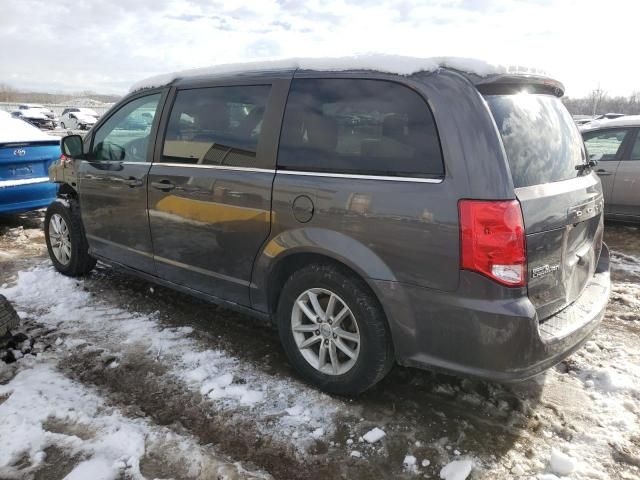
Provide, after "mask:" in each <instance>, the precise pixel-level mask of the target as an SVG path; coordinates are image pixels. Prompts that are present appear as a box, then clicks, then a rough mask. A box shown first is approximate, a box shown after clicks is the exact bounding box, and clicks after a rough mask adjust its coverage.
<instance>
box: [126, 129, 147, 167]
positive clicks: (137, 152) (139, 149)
mask: <svg viewBox="0 0 640 480" xmlns="http://www.w3.org/2000/svg"><path fill="white" fill-rule="evenodd" d="M148 141H149V136H148V135H146V136H144V137H140V138H136V139H135V140H131V141H130V142H127V143H126V144H125V145H124V152H125V157H124V160H125V161H128V162H145V161H146V160H147V158H146V155H147V144H148Z"/></svg>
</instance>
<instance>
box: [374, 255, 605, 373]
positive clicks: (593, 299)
mask: <svg viewBox="0 0 640 480" xmlns="http://www.w3.org/2000/svg"><path fill="white" fill-rule="evenodd" d="M375 283H376V289H377V290H378V292H379V294H380V295H381V297H382V298H381V299H382V304H383V305H384V306H385V310H386V311H387V315H388V318H389V320H390V327H391V331H392V336H393V339H394V347H395V351H396V357H397V360H398V362H399V363H400V364H402V365H407V366H414V367H419V368H430V369H438V370H443V371H446V372H452V373H457V374H463V375H470V376H475V377H480V378H484V379H488V380H492V381H498V382H513V381H519V380H524V379H527V378H529V377H532V376H534V375H537V374H539V373H541V372H543V371H544V370H546V369H548V368H550V367H552V366H553V365H555V364H557V363H558V362H560V361H561V360H563V359H564V358H566V357H567V356H568V355H570V354H571V353H573V352H574V351H575V350H577V349H578V348H580V346H582V344H583V343H584V342H585V341H586V340H587V339H588V338H589V336H590V335H591V334H592V333H593V331H594V330H595V328H596V327H597V326H598V325H599V323H600V321H601V320H602V317H603V316H604V312H605V309H606V306H607V303H608V300H609V293H610V288H611V287H610V278H609V250H608V248H607V246H606V245H603V249H602V253H601V256H600V260H599V262H598V266H597V269H596V273H595V274H594V276H593V278H592V279H591V281H590V282H589V284H588V285H587V286H586V288H585V290H584V291H583V293H582V294H581V295H580V297H578V299H577V300H576V301H575V302H573V303H572V304H571V305H569V306H568V307H566V308H565V309H564V310H562V311H560V312H558V313H557V314H556V315H554V316H552V317H550V318H548V319H546V320H545V321H544V322H542V323H540V322H539V321H538V318H537V315H536V311H535V308H534V306H533V305H532V304H531V302H530V301H529V299H528V298H527V296H526V289H504V288H502V289H500V288H499V287H496V286H495V285H494V284H493V282H491V281H489V280H487V279H485V278H484V277H482V276H480V275H475V274H473V273H471V272H461V284H460V290H462V291H458V292H456V294H455V295H454V294H449V293H444V292H436V293H434V292H433V291H430V290H427V289H424V288H421V287H415V286H406V285H402V286H400V285H398V284H397V283H395V282H380V281H376V282H375ZM393 283H395V285H392V284H393ZM487 298H493V299H495V300H486V299H487Z"/></svg>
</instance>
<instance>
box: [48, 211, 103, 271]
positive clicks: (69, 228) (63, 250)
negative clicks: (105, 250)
mask: <svg viewBox="0 0 640 480" xmlns="http://www.w3.org/2000/svg"><path fill="white" fill-rule="evenodd" d="M44 236H45V240H46V242H47V250H48V251H49V257H50V258H51V261H52V262H53V266H54V267H56V270H58V271H59V272H60V273H62V274H64V275H68V276H70V277H78V276H81V275H85V274H87V273H89V272H90V271H91V270H92V269H93V267H94V266H95V264H96V260H95V258H93V257H92V256H90V255H89V245H88V244H87V239H86V237H85V235H84V229H83V228H82V221H81V219H80V214H79V211H78V205H77V202H76V201H75V200H74V199H68V200H66V199H60V198H58V199H56V200H54V201H53V203H51V205H49V208H47V213H46V215H45V217H44Z"/></svg>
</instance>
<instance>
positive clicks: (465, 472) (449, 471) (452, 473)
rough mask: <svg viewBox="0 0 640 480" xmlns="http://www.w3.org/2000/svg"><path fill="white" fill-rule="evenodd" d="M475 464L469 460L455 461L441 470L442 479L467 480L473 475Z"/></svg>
mask: <svg viewBox="0 0 640 480" xmlns="http://www.w3.org/2000/svg"><path fill="white" fill-rule="evenodd" d="M472 468H473V462H472V461H471V460H469V459H464V460H454V461H453V462H451V463H448V464H447V465H445V466H444V467H442V470H440V478H441V479H443V480H465V479H466V478H467V477H468V476H469V474H470V473H471V469H472Z"/></svg>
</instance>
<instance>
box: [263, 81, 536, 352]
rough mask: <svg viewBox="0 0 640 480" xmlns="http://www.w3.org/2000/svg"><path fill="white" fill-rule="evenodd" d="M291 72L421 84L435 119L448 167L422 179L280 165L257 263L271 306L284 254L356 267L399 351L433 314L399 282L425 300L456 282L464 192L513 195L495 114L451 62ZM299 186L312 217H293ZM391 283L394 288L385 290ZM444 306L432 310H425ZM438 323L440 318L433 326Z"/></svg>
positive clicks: (472, 195)
mask: <svg viewBox="0 0 640 480" xmlns="http://www.w3.org/2000/svg"><path fill="white" fill-rule="evenodd" d="M295 78H352V79H353V78H360V79H381V80H388V81H393V82H401V83H402V84H403V85H405V86H406V87H407V88H410V89H412V90H414V91H416V92H418V93H419V94H420V95H421V96H422V97H423V98H424V99H425V101H426V102H427V103H428V105H429V107H430V109H431V111H432V113H433V116H434V119H435V122H436V125H437V129H438V134H439V140H440V144H441V149H442V156H443V159H444V177H443V178H442V179H440V181H438V182H434V183H426V182H420V181H418V180H416V181H414V182H412V181H399V180H394V179H369V178H358V177H357V176H340V175H335V176H331V175H315V174H304V173H297V172H283V171H280V170H279V171H278V172H277V174H276V177H275V180H274V187H273V204H272V228H271V233H270V236H269V239H268V241H267V243H266V245H265V248H264V249H263V250H262V252H261V254H260V255H259V257H258V258H257V261H256V264H255V267H254V275H253V283H252V292H251V299H252V306H253V308H256V309H258V310H263V311H269V310H271V311H273V309H274V308H275V305H270V304H269V299H268V293H267V292H268V289H269V279H270V273H271V272H272V271H274V270H275V266H276V265H277V264H278V263H279V262H280V261H282V260H283V259H284V258H285V257H287V256H288V255H291V254H295V253H298V252H314V253H318V254H323V255H325V256H328V257H331V258H334V259H336V260H337V261H340V262H342V263H344V264H345V265H347V266H349V267H350V268H352V269H353V270H354V271H356V272H357V273H359V274H360V275H361V276H362V277H363V278H365V280H367V282H368V283H369V285H370V286H371V288H372V289H373V290H374V292H376V294H378V295H379V297H380V298H381V303H382V305H383V308H384V309H385V312H386V314H387V317H388V319H389V324H390V328H391V330H392V334H393V338H394V345H395V347H396V355H397V356H398V358H399V360H401V359H402V357H403V356H404V355H405V354H409V352H411V353H413V352H415V349H414V347H415V346H414V345H408V344H407V342H409V343H411V342H413V341H414V340H411V338H413V337H414V336H415V335H416V334H417V333H418V331H419V330H422V329H423V328H424V324H425V323H428V322H431V321H432V319H431V318H428V317H425V313H426V312H425V310H424V309H422V307H420V306H417V305H415V304H413V305H412V304H411V303H410V299H409V297H408V296H407V294H406V292H405V290H404V287H403V285H406V286H407V287H413V286H415V287H416V288H417V290H416V291H418V292H420V291H423V292H424V293H425V298H423V300H426V294H428V293H429V292H431V293H433V294H434V295H439V294H442V293H446V292H454V291H456V290H457V289H458V288H459V283H460V270H459V250H460V245H459V228H458V200H459V199H461V198H479V199H513V198H514V192H513V184H512V182H511V177H510V175H509V170H508V167H507V164H506V160H505V157H504V154H503V149H502V145H501V143H500V141H499V138H498V135H497V132H496V129H495V125H494V123H493V119H492V117H491V114H490V112H489V110H488V108H487V106H486V104H485V102H484V100H483V98H482V96H481V95H480V94H479V93H478V91H477V90H476V89H475V88H474V87H473V86H472V85H471V83H470V82H469V81H468V80H467V79H466V78H464V77H462V76H461V75H458V74H456V73H454V72H450V71H444V70H442V71H439V72H434V73H432V74H421V75H417V76H414V77H412V78H411V79H409V78H404V77H398V76H395V75H385V74H379V73H377V74H374V73H361V72H358V73H336V72H331V73H318V72H299V73H296V75H295ZM425 108H426V106H425ZM471 178H472V179H473V181H470V179H471ZM300 196H308V197H309V198H310V199H311V201H312V203H313V206H314V211H313V216H312V218H311V220H309V221H308V222H306V223H302V222H300V221H299V220H297V219H296V217H295V215H294V211H293V205H294V202H295V200H296V198H298V197H300ZM354 200H356V201H354ZM363 204H364V205H366V209H363V208H362V205H363ZM383 290H384V291H385V292H386V293H385V292H383ZM502 290H504V289H502ZM516 290H518V292H517V293H518V294H519V295H520V296H522V295H523V293H522V292H521V291H520V289H516ZM389 291H393V292H394V294H393V295H388V292H389ZM510 294H511V293H510ZM513 294H514V295H515V294H516V293H515V292H514V293H513ZM525 295H526V294H525ZM387 300H388V301H387ZM436 310H437V309H436ZM438 313H439V312H437V311H432V312H430V314H429V317H430V316H431V315H438ZM455 321H456V319H455V317H453V316H448V317H447V322H449V323H450V325H449V326H450V327H453V328H454V329H455V325H451V322H455ZM419 324H420V325H422V327H420V328H418V327H419ZM464 324H465V325H466V324H467V322H464ZM442 326H443V325H441V324H437V323H436V324H434V329H435V330H439V329H440V328H441V327H442ZM461 326H462V324H461ZM432 333H433V334H434V335H437V334H438V332H436V331H433V332H432ZM433 338H434V341H435V339H436V337H433ZM440 338H441V337H440Z"/></svg>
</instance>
